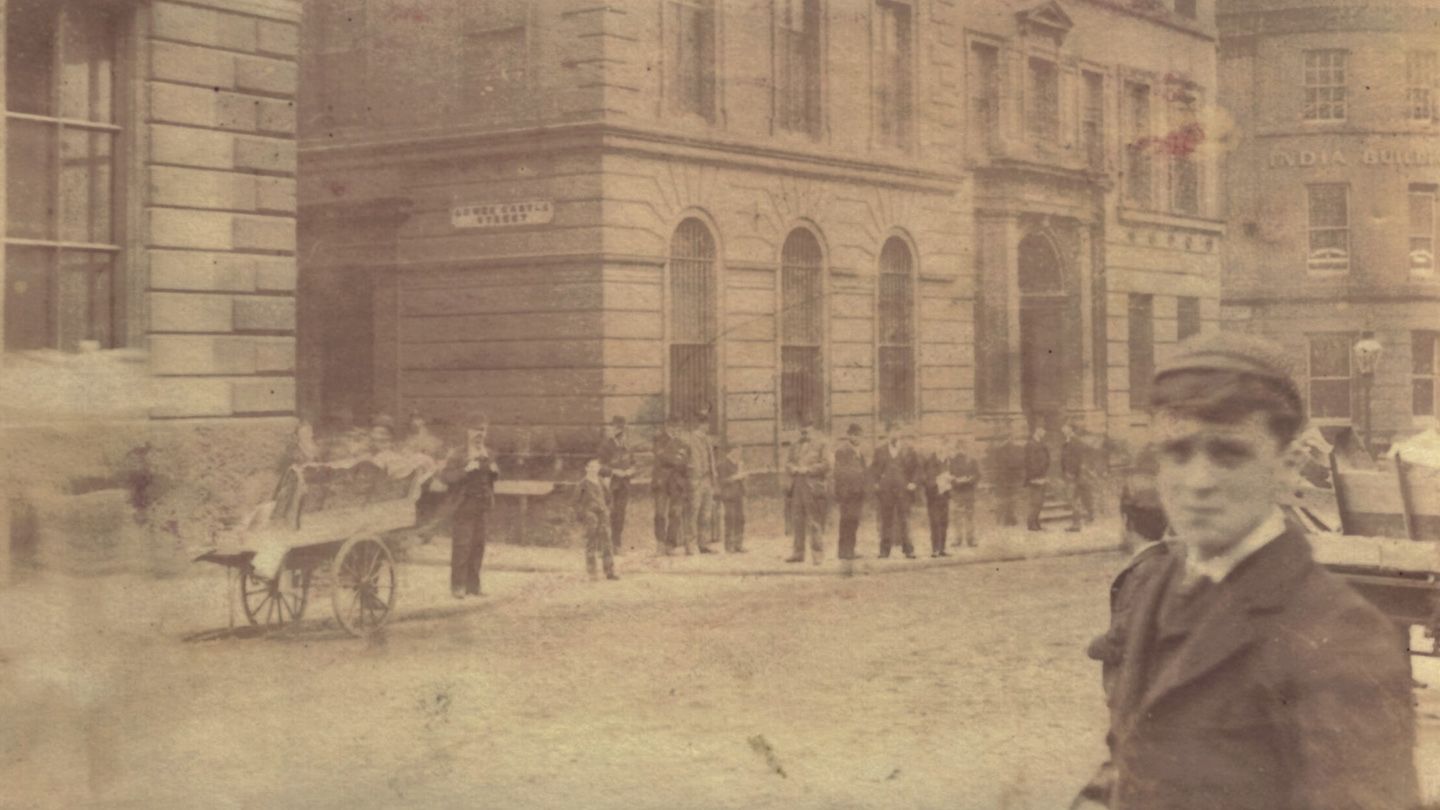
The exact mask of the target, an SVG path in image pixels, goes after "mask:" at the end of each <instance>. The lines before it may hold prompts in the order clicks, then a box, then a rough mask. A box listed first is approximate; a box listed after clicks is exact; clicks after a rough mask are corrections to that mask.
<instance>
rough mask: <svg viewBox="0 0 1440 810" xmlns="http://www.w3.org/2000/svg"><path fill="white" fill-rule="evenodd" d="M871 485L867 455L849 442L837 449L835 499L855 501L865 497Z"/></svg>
mask: <svg viewBox="0 0 1440 810" xmlns="http://www.w3.org/2000/svg"><path fill="white" fill-rule="evenodd" d="M869 483H870V481H869V478H868V476H867V475H866V471H865V455H864V454H863V453H861V452H860V448H858V447H855V446H854V445H852V444H850V443H849V442H841V443H840V446H839V447H836V448H835V498H836V499H837V500H855V499H863V498H864V497H865V489H866V487H867V485H868V484H869Z"/></svg>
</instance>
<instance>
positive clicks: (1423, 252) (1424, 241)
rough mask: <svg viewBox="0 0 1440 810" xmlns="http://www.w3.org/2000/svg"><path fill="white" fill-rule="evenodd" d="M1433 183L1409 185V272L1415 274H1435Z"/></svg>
mask: <svg viewBox="0 0 1440 810" xmlns="http://www.w3.org/2000/svg"><path fill="white" fill-rule="evenodd" d="M1435 192H1436V187H1435V186H1434V185H1422V184H1418V183H1417V184H1412V185H1411V186H1410V244H1409V259H1410V273H1411V275H1416V276H1432V275H1434V274H1435V231H1436V228H1437V225H1436V223H1437V220H1436V217H1435Z"/></svg>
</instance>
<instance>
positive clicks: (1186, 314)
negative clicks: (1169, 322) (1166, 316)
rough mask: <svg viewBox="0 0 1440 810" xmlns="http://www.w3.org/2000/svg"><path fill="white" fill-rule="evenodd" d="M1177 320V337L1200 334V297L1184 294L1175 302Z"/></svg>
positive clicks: (1182, 338) (1182, 337)
mask: <svg viewBox="0 0 1440 810" xmlns="http://www.w3.org/2000/svg"><path fill="white" fill-rule="evenodd" d="M1175 321H1176V322H1175V336H1176V338H1178V339H1180V340H1184V339H1185V338H1188V337H1190V336H1191V335H1198V334H1200V299H1199V298H1195V297H1194V296H1184V295H1182V296H1181V297H1180V298H1179V299H1178V300H1177V301H1176V302H1175Z"/></svg>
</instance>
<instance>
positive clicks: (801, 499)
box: [785, 417, 830, 565]
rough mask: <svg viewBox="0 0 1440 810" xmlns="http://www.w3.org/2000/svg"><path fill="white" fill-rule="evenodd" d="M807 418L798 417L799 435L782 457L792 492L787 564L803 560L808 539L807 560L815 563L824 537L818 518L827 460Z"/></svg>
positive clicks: (822, 553)
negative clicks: (792, 533)
mask: <svg viewBox="0 0 1440 810" xmlns="http://www.w3.org/2000/svg"><path fill="white" fill-rule="evenodd" d="M810 431H811V425H810V419H809V418H808V417H804V418H802V419H801V420H800V435H799V437H798V438H796V440H795V443H794V444H792V445H790V452H789V454H788V455H787V457H786V459H785V472H786V473H788V474H789V475H790V487H791V490H792V491H793V492H794V493H795V494H794V498H795V507H794V508H795V515H794V523H795V542H794V546H793V548H792V551H791V554H790V557H789V558H787V559H786V560H785V562H788V563H799V562H804V561H805V544H806V540H807V539H808V540H809V544H810V561H811V562H813V563H815V564H816V565H819V564H820V562H821V560H822V558H823V557H824V556H825V540H824V537H823V536H822V534H821V521H822V520H823V519H824V512H825V479H826V478H827V477H828V476H829V474H830V460H829V458H827V454H826V451H825V444H824V442H822V441H819V440H818V439H816V438H815V437H813V436H811V433H810Z"/></svg>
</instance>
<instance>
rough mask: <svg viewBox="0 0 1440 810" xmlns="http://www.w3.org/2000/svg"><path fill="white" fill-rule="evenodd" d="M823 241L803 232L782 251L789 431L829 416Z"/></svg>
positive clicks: (783, 408)
mask: <svg viewBox="0 0 1440 810" xmlns="http://www.w3.org/2000/svg"><path fill="white" fill-rule="evenodd" d="M823 283H824V282H823V279H822V277H821V256H820V243H819V242H817V241H815V236H814V235H813V234H811V233H810V232H809V231H807V230H805V229H803V228H797V229H795V230H794V231H791V232H790V236H789V237H788V238H787V239H786V240H785V247H784V248H783V249H782V250H781V252H780V288H781V289H780V308H781V312H780V340H781V344H780V418H781V423H782V425H783V426H784V427H787V428H789V427H797V426H798V425H799V424H800V422H801V421H802V420H809V421H810V422H811V423H812V424H819V423H820V422H821V421H822V417H823V415H824V407H823V403H824V397H825V389H824V385H823V382H824V372H823V369H822V367H821V359H820V343H821V340H822V329H823V323H824V318H825V299H824V288H823V286H822V285H823Z"/></svg>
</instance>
